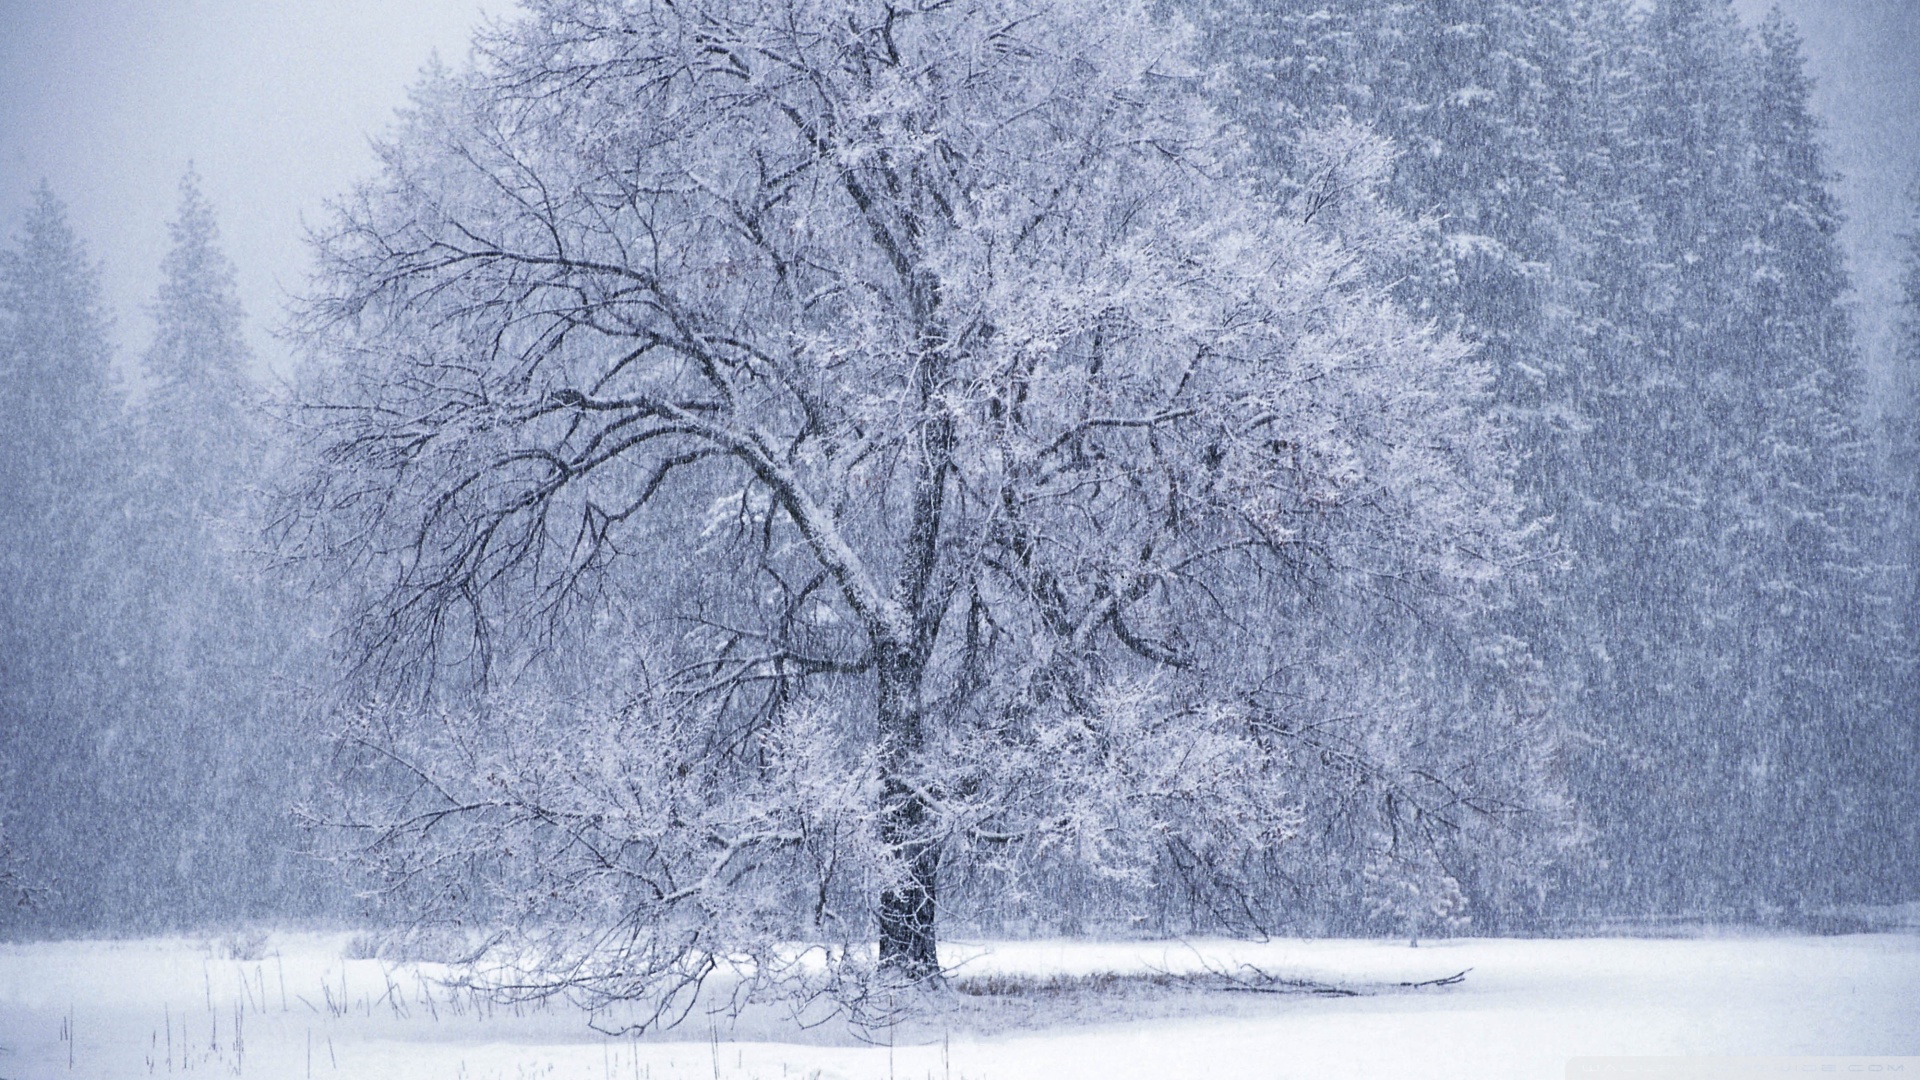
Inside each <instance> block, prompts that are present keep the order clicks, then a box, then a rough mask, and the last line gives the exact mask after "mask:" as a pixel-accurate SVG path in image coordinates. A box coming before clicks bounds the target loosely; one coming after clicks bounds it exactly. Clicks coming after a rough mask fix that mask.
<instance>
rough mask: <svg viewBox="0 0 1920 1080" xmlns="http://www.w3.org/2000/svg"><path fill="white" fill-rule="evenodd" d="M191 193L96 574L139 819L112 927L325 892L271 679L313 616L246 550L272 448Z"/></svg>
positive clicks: (223, 263)
mask: <svg viewBox="0 0 1920 1080" xmlns="http://www.w3.org/2000/svg"><path fill="white" fill-rule="evenodd" d="M179 205H180V208H179V213H178V216H177V217H176V218H175V220H174V221H173V222H172V223H171V225H170V228H169V232H170V236H171V240H172V245H171V248H170V249H169V251H168V252H167V255H166V257H165V259H164V261H163V262H162V264H161V271H162V281H161V285H160V288H159V291H158V294H157V296H156V298H155V301H154V304H153V306H152V308H151V312H152V316H153V320H154V335H153V339H152V343H151V345H150V346H149V347H148V349H147V351H146V353H145V354H144V355H143V357H142V359H141V365H142V373H143V375H144V381H145V383H146V385H147V387H148V392H147V394H146V396H145V397H144V398H143V399H142V400H141V401H140V402H139V404H138V406H137V407H136V408H135V409H134V411H133V415H132V418H131V419H132V423H131V424H130V425H129V442H130V449H131V451H132V452H131V453H130V454H129V462H130V466H129V468H128V469H127V471H126V473H125V475H124V478H123V481H122V484H121V487H120V508H121V511H122V512H121V514H120V515H118V517H117V520H116V522H115V527H114V528H113V529H112V530H111V532H110V535H109V536H107V537H106V538H105V541H104V543H103V545H102V548H103V551H106V552H109V553H110V557H109V558H108V559H106V560H104V561H103V564H102V566H101V568H100V571H101V573H102V575H103V577H106V578H107V579H108V580H110V581H111V582H112V583H113V584H112V594H113V597H114V606H113V610H114V611H115V621H116V623H117V624H118V626H119V627H120V628H121V630H120V635H119V636H120V641H121V643H122V644H121V654H122V657H123V660H122V663H121V668H120V673H119V678H118V679H117V680H116V681H115V683H114V686H113V692H114V694H115V705H114V711H115V712H116V714H118V715H120V716H122V717H125V718H127V722H126V726H127V728H128V730H127V731H126V733H125V734H124V735H123V737H122V738H120V739H119V740H118V741H117V743H116V745H115V746H114V747H113V748H112V751H111V753H110V754H105V753H103V757H104V758H105V761H104V762H103V770H102V772H103V776H104V777H105V781H104V782H103V787H104V788H105V789H106V798H107V800H108V801H109V802H110V803H111V804H112V805H113V806H114V807H115V808H116V810H117V811H118V814H117V816H121V817H123V818H124V820H125V821H126V822H127V823H128V824H127V826H126V827H125V832H126V842H125V843H124V844H123V845H120V846H119V850H120V851H121V852H123V853H124V855H123V858H122V860H121V862H120V863H119V864H118V865H117V866H115V867H114V868H113V871H112V872H111V873H110V874H108V875H107V876H106V877H105V878H104V879H103V880H102V881H101V883H100V888H101V889H102V891H103V892H104V893H105V894H106V895H107V896H108V898H109V899H108V905H109V907H110V908H111V909H112V911H113V912H114V913H115V916H114V917H115V920H116V922H118V923H119V924H120V925H123V926H125V925H138V926H153V927H161V928H172V927H177V926H183V925H195V924H202V923H206V922H209V921H218V920H225V919H232V918H236V917H245V916H256V917H257V916H262V915H266V914H290V913H299V912H302V911H307V910H312V906H313V903H314V902H315V901H316V900H317V899H319V897H320V896H321V895H322V894H324V892H325V890H324V889H320V888H318V887H317V886H318V882H317V881H315V880H312V879H313V878H314V873H313V868H311V867H309V866H306V865H305V864H303V863H301V862H298V861H296V857H295V855H294V852H295V851H296V850H297V849H298V847H299V845H298V842H297V841H298V837H297V836H296V835H295V833H294V831H293V829H292V825H291V821H290V819H289V804H290V802H291V800H292V798H293V797H294V796H296V795H297V793H298V792H299V790H300V789H301V786H302V783H303V781H304V779H305V777H304V776H303V774H304V773H308V772H310V770H311V769H312V768H313V767H314V766H315V762H314V761H313V760H312V759H311V757H310V756H309V757H303V756H302V754H303V751H302V745H303V744H302V743H301V740H300V738H299V733H298V729H297V728H296V727H295V726H294V725H293V724H291V723H290V722H289V721H288V720H287V719H286V718H288V717H292V716H295V715H297V709H295V708H292V707H290V703H289V702H287V701H286V700H284V696H283V694H282V693H281V692H280V691H279V690H277V689H276V686H277V685H278V684H277V682H276V679H275V676H276V675H277V674H280V673H284V672H285V671H287V670H288V669H289V667H294V668H297V667H298V666H299V665H298V662H297V661H296V660H295V659H294V653H293V652H292V648H293V644H292V643H293V642H294V641H296V640H298V638H299V637H300V636H301V634H300V632H301V630H302V629H303V619H302V618H301V616H300V615H299V613H297V612H296V611H295V610H293V609H292V608H291V607H290V606H288V605H285V604H282V603H278V602H276V601H275V600H274V599H273V598H272V596H271V594H270V593H269V591H268V589H267V587H266V585H265V584H264V583H263V581H262V580H261V579H260V576H259V575H258V573H257V572H256V567H254V566H253V565H252V564H251V563H250V561H249V560H248V558H247V557H246V556H245V555H244V551H243V547H244V545H243V540H242V538H243V536H244V531H243V530H244V522H245V521H246V519H247V515H248V511H249V506H248V493H249V491H250V490H251V489H252V486H253V484H254V482H255V477H256V474H257V472H258V470H259V468H260V466H261V463H262V458H263V454H264V450H265V446H264V440H263V436H262V433H261V431H260V429H259V425H258V423H257V416H258V412H257V405H256V402H255V401H254V397H255V394H254V389H253V383H252V380H251V377H250V375H249V373H248V370H247V369H248V367H249V366H250V364H251V362H252V359H251V356H250V354H249V351H248V349H247V346H246V343H245V340H244V338H243V337H242V332H241V320H242V313H241V310H240V305H239V303H238V300H237V299H236V297H235V288H234V269H233V266H232V264H231V263H230V262H229V261H228V259H227V257H226V256H225V254H224V253H223V252H222V251H221V250H220V247H219V234H218V228H217V225H216V222H215V218H214V214H213V209H212V207H211V205H210V204H209V203H208V202H207V200H206V198H205V196H204V195H202V193H201V191H200V182H199V178H198V177H197V176H196V175H195V174H193V173H192V172H191V171H189V172H188V174H187V176H186V177H185V178H184V179H183V180H182V182H181V185H180V204H179ZM294 882H298V883H299V885H300V888H299V889H298V890H290V889H289V886H290V884H292V883H294Z"/></svg>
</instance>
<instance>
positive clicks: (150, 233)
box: [0, 0, 1920, 361]
mask: <svg viewBox="0 0 1920 1080" xmlns="http://www.w3.org/2000/svg"><path fill="white" fill-rule="evenodd" d="M483 2H484V3H486V4H488V5H490V7H489V10H494V11H500V10H504V9H505V8H506V6H507V0H0V222H4V230H5V231H6V232H7V233H11V231H12V228H13V224H14V222H15V221H16V220H17V213H18V211H19V209H20V207H21V206H22V205H24V203H25V202H26V200H27V198H28V195H29V193H30V192H31V190H32V188H33V186H34V185H35V184H37V183H38V182H39V180H40V179H41V178H43V177H44V178H45V179H47V180H48V181H49V182H50V183H52V185H53V187H54V190H55V192H56V193H57V194H59V195H60V197H61V198H63V199H65V200H66V201H67V203H68V205H69V206H70V207H71V209H72V212H73V217H74V222H75V224H76V226H77V227H78V228H79V230H80V232H81V234H82V236H83V237H84V238H85V240H86V242H87V244H88V246H89V247H90V249H91V250H92V252H93V254H94V256H95V257H96V258H97V259H100V260H101V261H102V262H103V264H104V270H105V280H106V286H107V294H108V299H109V301H110V303H111V304H112V306H113V308H114V311H115V314H116V316H117V319H118V331H119V338H120V341H121V357H122V360H123V361H124V360H127V359H130V358H131V357H132V356H134V355H137V353H138V351H139V349H140V348H141V347H142V346H143V344H144V342H145V340H146V337H147V333H148V324H147V317H146V314H145V311H144V307H143V305H144V304H145V303H146V301H147V299H148V298H149V297H151V296H152V294H153V290H154V287H155V286H156V284H157V283H158V266H159V262H160V256H161V254H162V252H163V250H164V248H165V241H166V221H167V218H168V217H169V216H171V214H172V212H173V207H174V201H175V189H176V185H177V183H178V181H179V178H180V175H181V173H182V172H184V171H185V169H186V166H187V162H188V161H189V160H192V161H193V162H194V164H195V165H196V167H197V168H198V169H199V171H200V174H201V176H202V177H203V178H204V182H205V187H206V190H207V193H208V195H209V196H210V197H211V198H212V199H213V201H214V204H215V206H216V207H217V208H218V210H219V212H220V218H221V225H222V228H223V229H224V232H225V237H226V243H227V249H228V252H229V254H231V255H232V257H233V259H234V261H235V263H236V264H238V267H239V270H240V283H241V294H242V299H243V301H244V302H245V303H246V305H247V309H248V313H249V315H250V329H251V332H252V335H253V338H254V341H255V348H256V350H258V351H259V352H261V354H262V356H263V358H265V359H269V360H271V359H273V358H275V357H276V356H277V355H278V353H279V352H280V347H279V346H278V345H277V344H276V343H274V342H273V341H272V340H271V339H270V338H269V337H268V335H267V332H268V330H270V329H271V328H272V327H273V326H274V325H276V324H277V323H278V322H279V321H280V319H281V314H280V312H281V306H282V301H283V299H284V297H285V296H286V294H287V293H288V292H291V291H297V290H298V289H299V288H300V286H301V283H302V280H303V275H304V272H305V264H306V255H305V251H304V247H303V245H302V242H301V221H302V219H303V217H304V218H305V219H306V220H317V217H318V214H319V212H320V207H321V203H322V201H323V200H324V199H326V198H328V197H330V196H333V195H336V194H338V193H340V192H342V191H344V190H346V189H347V187H348V186H350V185H351V184H352V183H353V181H354V180H355V179H356V178H358V177H360V176H362V175H364V174H365V173H366V172H367V171H368V170H369V169H370V168H371V167H372V158H371V155H370V154H369V153H368V151H367V139H368V137H369V136H370V135H371V134H373V133H376V132H378V131H380V130H382V128H384V126H385V125H386V123H387V121H388V119H389V118H390V117H391V115H392V113H393V110H394V108H395V107H397V106H398V105H399V104H401V102H402V101H403V99H404V95H405V91H406V88H407V86H408V85H409V84H410V83H411V82H412V81H413V79H414V77H415V76H416V74H417V73H418V72H419V70H420V68H421V67H422V66H423V65H424V64H425V63H426V62H427V60H428V58H429V57H430V56H431V55H432V53H433V52H434V51H435V50H438V51H439V52H440V54H441V55H442V56H444V57H446V58H447V59H448V60H449V62H454V61H457V60H458V59H459V58H460V57H462V56H463V55H464V54H465V51H466V43H467V40H468V38H469V36H470V33H471V31H472V29H473V28H474V27H475V26H476V25H477V24H478V23H479V21H480V19H481V7H482V3H483ZM1736 2H1737V3H1738V5H1739V7H1740V8H1741V10H1742V12H1743V14H1745V15H1747V16H1748V17H1750V18H1754V19H1757V18H1758V17H1759V16H1760V15H1762V14H1764V12H1765V11H1766V9H1767V7H1768V6H1770V2H1771V0H1736ZM1782 6H1783V7H1784V8H1785V10H1786V11H1787V13H1788V15H1789V16H1790V17H1792V18H1793V19H1794V21H1795V22H1796V23H1798V24H1799V25H1800V26H1801V29H1802V32H1803V33H1804V34H1805V36H1806V38H1807V44H1808V54H1809V57H1810V60H1811V67H1812V69H1813V73H1814V75H1815V77H1816V79H1818V81H1819V88H1818V91H1817V96H1816V105H1817V106H1818V107H1819V109H1820V110H1821V112H1822V114H1823V117H1824V119H1825V120H1826V123H1827V127H1828V132H1829V141H1830V143H1831V146H1832V158H1831V160H1832V162H1833V164H1834V166H1835V167H1836V168H1837V169H1838V170H1839V171H1840V172H1842V173H1843V174H1844V175H1845V179H1844V180H1843V182H1842V186H1841V194H1842V197H1843V199H1844V201H1845V203H1846V206H1847V210H1848V213H1849V215H1850V218H1851V222H1850V225H1849V228H1848V232H1847V241H1848V244H1849V251H1850V253H1851V257H1852V260H1853V266H1854V269H1855V273H1856V278H1857V280H1858V282H1859V284H1860V291H1861V295H1862V308H1861V316H1862V319H1861V321H1862V324H1863V327H1864V328H1865V329H1866V330H1867V331H1868V337H1869V350H1870V352H1872V353H1873V354H1875V358H1876V359H1881V358H1882V356H1883V354H1884V352H1885V348H1884V341H1885V319H1884V317H1883V314H1882V313H1883V312H1884V311H1885V309H1886V306H1887V304H1888V302H1890V301H1891V299H1892V282H1893V260H1894V258H1895V250H1896V249H1895V244H1894V239H1893V237H1894V235H1895V234H1896V233H1897V231H1898V230H1899V228H1901V227H1902V226H1901V225H1900V224H1899V223H1898V215H1899V214H1900V213H1901V210H1902V201H1901V199H1902V192H1903V191H1904V190H1905V189H1906V188H1908V187H1910V186H1911V185H1913V184H1914V183H1916V182H1917V181H1920V59H1916V57H1920V0H1783V4H1782Z"/></svg>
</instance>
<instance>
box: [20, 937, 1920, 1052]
mask: <svg viewBox="0 0 1920 1080" xmlns="http://www.w3.org/2000/svg"><path fill="white" fill-rule="evenodd" d="M354 951H356V950H355V949H354V948H353V946H352V942H351V939H350V938H349V937H348V936H345V935H302V934H280V935H274V936H272V937H270V938H267V939H265V940H261V939H254V940H250V941H247V940H235V939H227V940H225V941H220V940H212V941H198V940H183V939H165V940H142V941H113V942H105V941H94V942H58V943H43V944H28V945H5V946H0V1047H4V1049H3V1050H0V1077H4V1078H6V1080H39V1078H43V1077H102V1078H120V1077H139V1076H159V1075H170V1074H172V1073H184V1074H199V1075H206V1076H223V1075H230V1076H252V1077H265V1078H278V1077H307V1076H317V1077H352V1078H355V1080H361V1078H365V1080H378V1078H388V1077H391V1078H406V1080H442V1078H444V1080H484V1078H496V1077H497V1078H502V1080H520V1078H534V1077H540V1078H555V1080H562V1078H581V1080H614V1078H629V1077H638V1078H642V1080H671V1078H688V1080H692V1078H709V1080H711V1078H714V1077H720V1078H728V1080H731V1078H743V1080H744V1078H750V1077H751V1078H766V1080H772V1078H775V1077H781V1078H786V1077H795V1078H797V1077H818V1078H821V1080H826V1078H830V1077H848V1078H854V1077H860V1078H880V1077H897V1078H902V1080H906V1078H914V1080H919V1078H923V1077H924V1078H937V1080H954V1078H965V1080H1016V1078H1024V1077H1034V1078H1068V1077H1088V1078H1092V1077H1099V1078H1103V1080H1107V1078H1124V1077H1181V1076H1198V1077H1205V1078H1206V1080H1235V1078H1240V1077H1247V1078H1253V1077H1258V1078H1261V1080H1284V1078H1294V1077H1297V1078H1303V1080H1305V1078H1311V1080H1325V1078H1336V1077H1348V1076H1352V1077H1423V1078H1426V1077H1459V1078H1472V1080H1501V1078H1507V1077H1515V1078H1517V1077H1529V1078H1533V1077H1553V1078H1557V1077H1561V1076H1564V1075H1565V1069H1566V1063H1567V1059H1568V1058H1570V1057H1575V1056H1582V1055H1643V1054H1644V1055H1679V1054H1688V1055H1709V1054H1711V1055H1719V1054H1738V1055H1771V1054H1782V1055H1787V1054H1793V1055H1808V1054H1857V1055H1864V1054H1873V1055H1914V1054H1920V935H1915V934H1911V933H1896V934H1863V935H1852V936H1838V937H1804V936H1779V935H1772V936H1767V935H1757V934H1730V935H1719V936H1703V937H1695V938H1689V939H1679V940H1674V939H1667V940H1648V939H1618V938H1614V939H1571V940H1511V939H1457V940H1452V941H1440V942H1431V943H1423V944H1422V945H1421V947H1420V948H1417V949H1415V948H1409V947H1408V946H1407V945H1406V944H1405V943H1404V942H1399V943H1388V942H1378V941H1276V942H1271V943H1266V944H1258V945H1254V944H1245V943H1226V942H1217V941H1210V942H1195V943H1190V944H1189V943H1174V944H1167V943H1150V944H1148V943H1124V944H1098V943H1083V942H1047V943H1018V944H997V945H994V946H991V947H987V946H979V945H964V944H962V945H956V946H952V947H951V949H950V951H949V952H947V953H946V954H944V955H945V958H947V959H949V960H950V961H952V960H960V959H965V960H966V961H967V962H966V964H965V966H964V969H963V970H964V971H965V972H967V973H968V974H969V975H971V976H974V977H975V979H976V985H999V986H1000V987H1002V988H1003V989H1020V990H1021V992H1020V993H1003V994H1000V995H998V996H995V997H991V998H987V997H977V996H976V997H971V998H969V999H968V1000H967V1001H965V1002H964V1003H963V1004H962V1005H961V1006H958V1007H956V1008H955V1009H954V1010H953V1011H952V1012H951V1015H949V1016H947V1017H945V1018H944V1019H936V1020H934V1021H932V1022H930V1023H923V1024H921V1025H919V1026H918V1027H917V1028H915V1029H913V1030H912V1031H911V1032H906V1033H902V1034H900V1035H898V1036H897V1037H896V1038H895V1039H894V1045H892V1046H888V1045H884V1044H881V1045H873V1044H871V1043H865V1042H862V1041H860V1040H859V1039H857V1038H855V1037H853V1036H852V1035H851V1034H850V1033H849V1032H848V1031H847V1030H846V1028H845V1026H844V1025H838V1024H829V1025H826V1026H823V1027H819V1028H814V1029H812V1030H806V1031H803V1030H800V1029H799V1028H797V1027H795V1026H793V1025H791V1024H783V1023H782V1022H780V1021H779V1020H778V1019H775V1018H772V1017H768V1016H761V1017H758V1018H754V1017H748V1018H745V1019H742V1020H739V1021H737V1022H733V1023H729V1021H728V1020H727V1019H726V1018H724V1017H721V1016H707V1015H704V1014H701V1013H695V1014H694V1015H693V1016H692V1017H690V1018H689V1019H688V1020H687V1022H686V1023H685V1024H683V1025H682V1026H681V1027H679V1028H677V1029H675V1030H673V1031H670V1032H667V1033H665V1034H664V1035H660V1036H653V1037H649V1038H645V1039H639V1040H635V1039H629V1038H608V1037H605V1036H601V1035H598V1034H595V1033H594V1032H593V1031H591V1030H590V1029H588V1027H587V1026H586V1017H585V1016H584V1015H583V1014H581V1013H578V1012H571V1011H568V1010H567V1009H566V1008H564V1007H561V1006H555V1007H552V1008H547V1009H537V1010H528V1009H525V1008H522V1009H520V1010H517V1011H516V1010H513V1009H509V1008H499V1007H495V1008H488V1007H487V1006H486V1005H484V1004H483V1003H479V1002H476V1001H474V1000H473V999H471V998H470V997H469V998H465V999H462V998H461V997H460V996H459V995H456V994H454V993H452V992H450V991H449V990H447V989H445V988H437V987H436V986H435V985H434V983H433V981H432V978H431V972H430V971H428V970H424V969H421V968H418V967H415V966H410V965H402V964H392V963H388V962H384V961H381V960H369V959H349V958H348V955H349V954H350V953H352V952H354ZM236 953H238V954H240V955H242V956H246V957H250V958H247V959H236V958H235V954H236ZM1242 963H1251V964H1254V965H1257V966H1258V967H1259V968H1260V969H1262V970H1263V971H1266V972H1269V973H1284V974H1285V975H1287V976H1290V977H1295V978H1299V979H1303V980H1311V981H1314V982H1321V983H1335V984H1339V985H1342V986H1344V987H1349V988H1352V989H1355V990H1358V991H1360V993H1359V994H1358V995H1357V996H1351V997H1333V996H1324V995H1309V994H1287V995H1269V994H1254V993H1234V992H1223V991H1218V990H1214V991H1202V990H1195V989H1190V988H1184V987H1183V986H1182V985H1181V984H1179V983H1178V982H1177V980H1176V981H1175V983H1174V984H1173V985H1172V987H1169V986H1168V980H1167V978H1166V976H1167V975H1168V974H1169V973H1171V974H1172V975H1175V976H1178V975H1179V974H1180V973H1182V972H1193V971H1197V970H1203V969H1205V968H1209V967H1211V968H1215V969H1220V968H1225V967H1230V966H1232V965H1236V964H1242ZM1469 969H1470V970H1469ZM1463 970H1467V971H1468V974H1467V976H1466V978H1465V979H1464V980H1462V981H1460V982H1458V983H1456V984H1453V985H1446V986H1427V987H1419V988H1406V987H1403V986H1400V985H1399V984H1401V983H1418V982H1424V981H1427V980H1433V979H1440V978H1444V977H1446V976H1450V975H1453V974H1455V973H1457V972H1460V971H1463ZM1103 973H1117V974H1122V975H1125V974H1132V975H1138V976H1142V978H1141V979H1139V980H1136V981H1133V982H1129V981H1127V980H1117V981H1099V980H1081V981H1079V982H1074V981H1072V980H1071V979H1060V978H1053V977H1058V976H1087V975H1097V974H1103ZM989 975H992V976H998V977H999V978H998V979H997V980H993V979H984V978H983V977H984V976H989ZM1156 977H1157V978H1156ZM1049 978H1053V984H1052V985H1053V988H1052V989H1048V985H1049V984H1048V983H1047V982H1046V981H1045V980H1047V979H1049ZM1063 983H1064V984H1067V985H1069V986H1071V987H1074V988H1073V989H1068V990H1065V991H1061V990H1059V989H1058V987H1059V986H1060V985H1061V984H1063Z"/></svg>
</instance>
